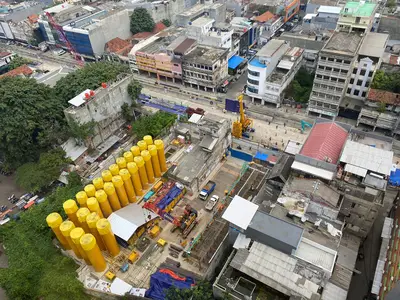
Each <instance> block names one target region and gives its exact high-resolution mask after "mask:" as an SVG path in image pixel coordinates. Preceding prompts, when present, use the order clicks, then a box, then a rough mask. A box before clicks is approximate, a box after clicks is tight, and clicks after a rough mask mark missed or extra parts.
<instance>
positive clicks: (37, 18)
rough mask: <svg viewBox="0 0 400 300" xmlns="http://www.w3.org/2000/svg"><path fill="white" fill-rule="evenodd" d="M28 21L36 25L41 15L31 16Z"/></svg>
mask: <svg viewBox="0 0 400 300" xmlns="http://www.w3.org/2000/svg"><path fill="white" fill-rule="evenodd" d="M28 20H29V22H30V23H31V24H35V23H37V21H38V20H39V15H37V14H33V15H30V16H28Z"/></svg>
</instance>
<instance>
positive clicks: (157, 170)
mask: <svg viewBox="0 0 400 300" xmlns="http://www.w3.org/2000/svg"><path fill="white" fill-rule="evenodd" d="M147 149H148V151H149V153H150V155H151V163H152V165H153V171H154V176H155V177H157V178H160V177H161V168H160V161H159V160H158V153H157V147H156V146H154V145H149V147H147Z"/></svg>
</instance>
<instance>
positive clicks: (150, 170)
mask: <svg viewBox="0 0 400 300" xmlns="http://www.w3.org/2000/svg"><path fill="white" fill-rule="evenodd" d="M141 154H142V157H143V160H144V166H145V168H146V174H147V179H148V180H149V182H150V183H154V172H153V164H152V163H151V155H150V153H149V151H147V150H143V151H142V153H141Z"/></svg>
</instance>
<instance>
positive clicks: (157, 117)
mask: <svg viewBox="0 0 400 300" xmlns="http://www.w3.org/2000/svg"><path fill="white" fill-rule="evenodd" d="M175 120H176V116H175V115H173V114H169V113H166V112H163V111H159V112H156V113H155V114H154V115H150V116H142V117H141V118H140V119H138V120H137V121H135V122H133V123H132V134H133V135H135V136H136V137H137V138H139V139H142V138H143V137H144V136H145V135H151V136H153V137H158V136H159V135H160V134H161V133H162V131H163V130H166V129H168V128H170V127H171V126H172V125H173V124H174V122H175Z"/></svg>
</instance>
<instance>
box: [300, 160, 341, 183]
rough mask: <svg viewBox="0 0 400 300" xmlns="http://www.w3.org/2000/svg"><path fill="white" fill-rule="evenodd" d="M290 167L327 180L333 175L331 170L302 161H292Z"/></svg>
mask: <svg viewBox="0 0 400 300" xmlns="http://www.w3.org/2000/svg"><path fill="white" fill-rule="evenodd" d="M292 169H295V170H298V171H302V172H305V173H307V174H311V175H314V176H317V177H321V178H323V179H327V180H332V178H333V176H334V175H335V174H334V173H333V172H331V171H327V170H324V169H320V168H317V167H314V166H311V165H308V164H304V163H302V162H299V161H294V162H293V164H292Z"/></svg>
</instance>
